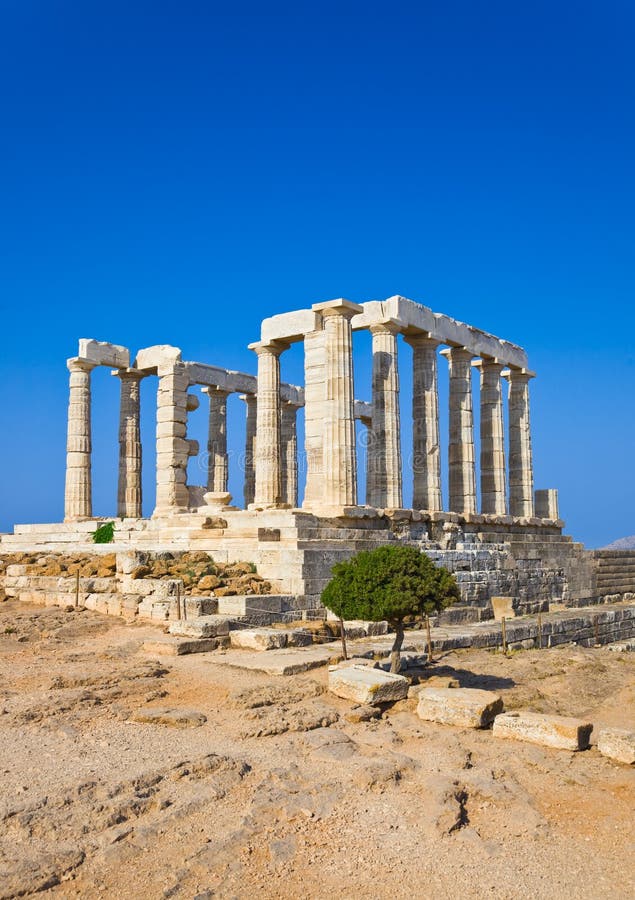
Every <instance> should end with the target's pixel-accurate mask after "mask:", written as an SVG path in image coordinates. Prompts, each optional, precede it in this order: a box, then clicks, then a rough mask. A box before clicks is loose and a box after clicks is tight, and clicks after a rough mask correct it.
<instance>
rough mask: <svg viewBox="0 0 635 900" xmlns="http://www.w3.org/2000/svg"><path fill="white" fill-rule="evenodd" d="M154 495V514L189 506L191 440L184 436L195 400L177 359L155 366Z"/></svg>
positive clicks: (183, 508) (184, 508)
mask: <svg viewBox="0 0 635 900" xmlns="http://www.w3.org/2000/svg"><path fill="white" fill-rule="evenodd" d="M158 375H159V387H158V390H157V499H156V507H155V510H154V513H153V516H154V517H161V516H165V515H170V514H172V513H175V512H185V511H187V509H188V506H189V492H188V489H187V463H188V459H189V457H190V455H192V452H193V451H194V449H197V446H196V445H195V442H190V441H188V440H187V438H186V435H187V413H188V408H193V407H194V406H195V405H197V404H198V398H197V397H195V396H194V394H192V395H189V397H188V393H187V389H188V386H189V378H188V376H187V375H186V373H185V370H184V367H183V364H182V363H180V362H176V363H170V364H169V365H166V366H165V367H160V368H159V370H158Z"/></svg>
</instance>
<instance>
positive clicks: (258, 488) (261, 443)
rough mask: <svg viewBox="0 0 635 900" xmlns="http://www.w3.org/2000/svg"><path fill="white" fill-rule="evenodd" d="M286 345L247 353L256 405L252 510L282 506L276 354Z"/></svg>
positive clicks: (255, 346) (252, 346)
mask: <svg viewBox="0 0 635 900" xmlns="http://www.w3.org/2000/svg"><path fill="white" fill-rule="evenodd" d="M287 346H288V345H287V344H277V343H275V342H272V343H270V344H267V343H263V342H259V343H256V344H250V345H249V349H250V350H253V351H254V352H255V353H256V354H257V356H258V404H257V407H256V452H255V457H254V465H255V470H256V474H255V489H254V501H253V504H252V505H253V506H254V507H256V508H268V507H269V508H270V507H277V506H281V505H282V466H281V448H280V354H281V353H282V351H283V350H286V348H287Z"/></svg>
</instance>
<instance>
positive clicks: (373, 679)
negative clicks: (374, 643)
mask: <svg viewBox="0 0 635 900" xmlns="http://www.w3.org/2000/svg"><path fill="white" fill-rule="evenodd" d="M408 685H409V682H408V679H407V678H404V677H403V675H393V674H392V673H391V672H383V671H382V670H381V669H371V668H368V667H367V666H360V665H353V666H344V667H343V668H339V667H333V668H331V669H329V690H330V691H331V692H332V693H333V694H336V695H337V696H338V697H343V698H344V699H345V700H354V701H355V702H356V703H362V704H364V703H367V704H370V705H371V706H372V705H375V704H377V703H388V702H391V701H394V700H403V699H405V698H406V697H407V696H408Z"/></svg>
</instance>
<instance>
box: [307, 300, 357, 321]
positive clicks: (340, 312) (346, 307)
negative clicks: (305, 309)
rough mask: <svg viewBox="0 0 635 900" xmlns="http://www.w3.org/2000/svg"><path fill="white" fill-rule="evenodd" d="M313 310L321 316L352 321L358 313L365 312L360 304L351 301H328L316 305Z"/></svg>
mask: <svg viewBox="0 0 635 900" xmlns="http://www.w3.org/2000/svg"><path fill="white" fill-rule="evenodd" d="M311 309H312V310H313V311H314V312H317V313H320V315H321V316H325V317H328V316H344V318H346V319H352V318H353V316H356V315H358V313H361V312H364V309H363V307H362V306H360V305H359V303H353V302H352V301H351V300H344V299H343V298H340V299H339V300H326V301H324V302H323V303H314V304H313V306H312V307H311Z"/></svg>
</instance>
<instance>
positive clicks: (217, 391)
mask: <svg viewBox="0 0 635 900" xmlns="http://www.w3.org/2000/svg"><path fill="white" fill-rule="evenodd" d="M202 392H203V393H204V394H207V396H208V397H209V425H208V432H207V490H208V491H214V492H222V493H225V492H226V491H227V481H228V477H229V467H228V460H227V398H228V397H229V394H230V391H224V390H221V388H219V387H204V388H202Z"/></svg>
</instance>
